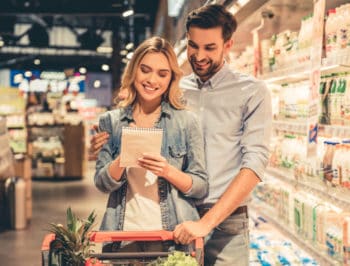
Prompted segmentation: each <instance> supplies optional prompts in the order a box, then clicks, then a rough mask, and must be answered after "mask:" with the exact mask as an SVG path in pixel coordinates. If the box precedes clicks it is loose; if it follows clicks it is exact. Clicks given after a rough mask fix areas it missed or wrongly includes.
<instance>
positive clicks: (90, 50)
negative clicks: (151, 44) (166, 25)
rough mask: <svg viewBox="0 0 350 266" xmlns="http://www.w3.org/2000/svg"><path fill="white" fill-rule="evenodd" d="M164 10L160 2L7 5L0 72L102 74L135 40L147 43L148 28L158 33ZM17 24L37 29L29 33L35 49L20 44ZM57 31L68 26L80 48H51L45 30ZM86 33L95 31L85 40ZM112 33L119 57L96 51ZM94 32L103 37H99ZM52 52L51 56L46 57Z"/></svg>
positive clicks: (27, 0) (13, 0)
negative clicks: (103, 67)
mask: <svg viewBox="0 0 350 266" xmlns="http://www.w3.org/2000/svg"><path fill="white" fill-rule="evenodd" d="M158 6H159V0H1V3H0V42H2V44H3V47H2V48H1V45H0V68H4V67H8V68H17V69H18V68H42V69H48V68H49V69H62V68H67V67H79V66H81V65H86V66H88V67H89V68H90V69H94V70H97V69H99V67H100V65H101V64H102V63H109V64H110V65H111V63H112V61H113V60H114V61H115V60H116V57H117V60H119V59H120V58H118V55H119V50H120V49H122V48H123V46H124V45H125V44H126V43H128V42H130V41H134V42H135V44H136V45H137V44H138V43H139V42H141V41H143V39H144V38H145V36H146V29H150V30H151V31H152V29H153V26H154V22H155V18H156V15H157V10H158ZM129 7H132V8H133V10H134V15H133V16H131V17H128V18H124V17H123V16H122V13H123V12H124V11H125V10H127V9H128V8H129ZM16 24H17V25H20V24H23V25H24V24H26V25H28V24H30V25H32V30H31V32H30V31H28V32H26V34H27V35H28V38H29V40H30V42H29V44H26V45H23V44H20V39H21V38H22V37H23V36H18V35H15V25H16ZM33 25H34V26H33ZM53 27H67V28H68V29H69V30H70V31H71V32H72V33H74V34H75V35H76V37H77V40H78V42H79V43H80V46H76V45H75V46H74V47H72V46H70V44H69V43H67V44H66V45H60V46H53V47H52V46H50V45H48V44H47V43H50V41H49V40H48V36H47V34H46V33H45V31H46V32H50V31H51V30H52V28H53ZM33 28H36V29H35V30H33ZM77 29H80V33H78V30H77ZM82 29H84V30H85V31H87V30H89V32H86V34H85V35H84V36H83V34H81V30H82ZM106 31H109V32H111V35H112V36H114V37H113V38H112V40H113V43H112V44H111V46H112V47H113V48H114V52H113V53H109V54H99V53H97V52H96V49H94V48H95V47H96V45H97V44H98V43H100V42H101V40H100V37H99V36H100V35H101V34H102V33H103V32H106ZM91 32H93V33H97V37H96V34H91ZM49 35H50V34H49ZM50 37H52V36H51V35H50ZM14 47H15V48H16V49H14ZM47 47H49V48H50V49H51V50H50V51H51V52H50V51H49V52H45V53H44V52H43V51H44V49H45V48H47ZM31 48H33V49H31ZM67 49H68V50H67ZM47 50H48V49H47ZM83 50H84V51H85V50H86V53H84V51H83ZM82 51H83V52H82ZM34 58H40V60H41V64H40V65H39V66H38V65H33V59H34Z"/></svg>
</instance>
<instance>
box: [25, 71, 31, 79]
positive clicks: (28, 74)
mask: <svg viewBox="0 0 350 266" xmlns="http://www.w3.org/2000/svg"><path fill="white" fill-rule="evenodd" d="M24 76H25V77H26V78H30V77H31V76H32V72H31V71H26V72H24Z"/></svg>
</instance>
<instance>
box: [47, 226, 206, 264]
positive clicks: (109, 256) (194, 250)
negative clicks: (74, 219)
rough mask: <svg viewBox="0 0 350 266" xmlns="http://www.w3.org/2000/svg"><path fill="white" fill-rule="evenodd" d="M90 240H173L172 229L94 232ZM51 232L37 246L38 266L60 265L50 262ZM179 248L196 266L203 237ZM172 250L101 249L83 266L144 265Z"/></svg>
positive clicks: (51, 254)
mask: <svg viewBox="0 0 350 266" xmlns="http://www.w3.org/2000/svg"><path fill="white" fill-rule="evenodd" d="M89 237H90V241H91V242H94V243H105V242H120V241H136V242H138V241H153V242H159V241H161V242H165V241H169V242H173V232H171V231H164V230H160V231H139V232H131V231H129V232H128V231H113V232H110V231H98V232H92V233H91V234H90V236H89ZM54 243H55V235H54V234H48V235H46V236H45V238H44V241H43V243H42V247H41V255H42V266H63V265H60V264H59V263H58V264H57V261H56V262H55V263H53V261H54V260H53V257H54V256H55V255H54V252H53V250H54ZM181 251H184V252H185V253H186V254H187V255H190V256H192V257H194V258H195V259H196V261H197V262H198V264H199V265H200V266H202V265H203V261H204V250H203V238H197V239H196V240H194V241H193V242H192V243H191V244H189V245H187V246H182V248H181ZM172 252H174V251H167V252H163V251H159V252H119V251H118V252H102V253H93V254H91V256H92V257H91V258H90V259H88V260H87V262H86V264H85V266H90V265H91V266H92V265H94V266H98V265H104V266H106V265H147V264H149V263H150V262H152V261H155V260H156V259H157V258H164V257H167V256H169V255H170V254H171V253H172Z"/></svg>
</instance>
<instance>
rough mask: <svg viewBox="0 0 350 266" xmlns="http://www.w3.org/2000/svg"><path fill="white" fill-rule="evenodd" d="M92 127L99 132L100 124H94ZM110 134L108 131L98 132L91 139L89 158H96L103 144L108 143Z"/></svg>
mask: <svg viewBox="0 0 350 266" xmlns="http://www.w3.org/2000/svg"><path fill="white" fill-rule="evenodd" d="M92 128H93V129H94V130H95V131H96V132H97V130H98V126H97V125H93V126H92ZM108 138H109V135H108V133H107V132H98V133H96V134H95V135H93V136H92V138H91V139H90V149H89V159H90V160H96V159H97V155H98V153H99V152H100V150H101V148H102V146H103V145H104V144H105V143H107V141H108Z"/></svg>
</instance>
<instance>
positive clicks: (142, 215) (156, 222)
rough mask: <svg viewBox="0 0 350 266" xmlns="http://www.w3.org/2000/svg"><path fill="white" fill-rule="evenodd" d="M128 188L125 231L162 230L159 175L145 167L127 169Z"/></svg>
mask: <svg viewBox="0 0 350 266" xmlns="http://www.w3.org/2000/svg"><path fill="white" fill-rule="evenodd" d="M126 174H127V179H128V189H127V193H126V208H125V219H124V226H123V230H124V231H148V230H162V218H161V212H160V204H159V194H158V177H157V176H156V175H154V174H153V173H152V172H150V171H147V170H146V169H143V168H136V167H129V168H127V169H126Z"/></svg>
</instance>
